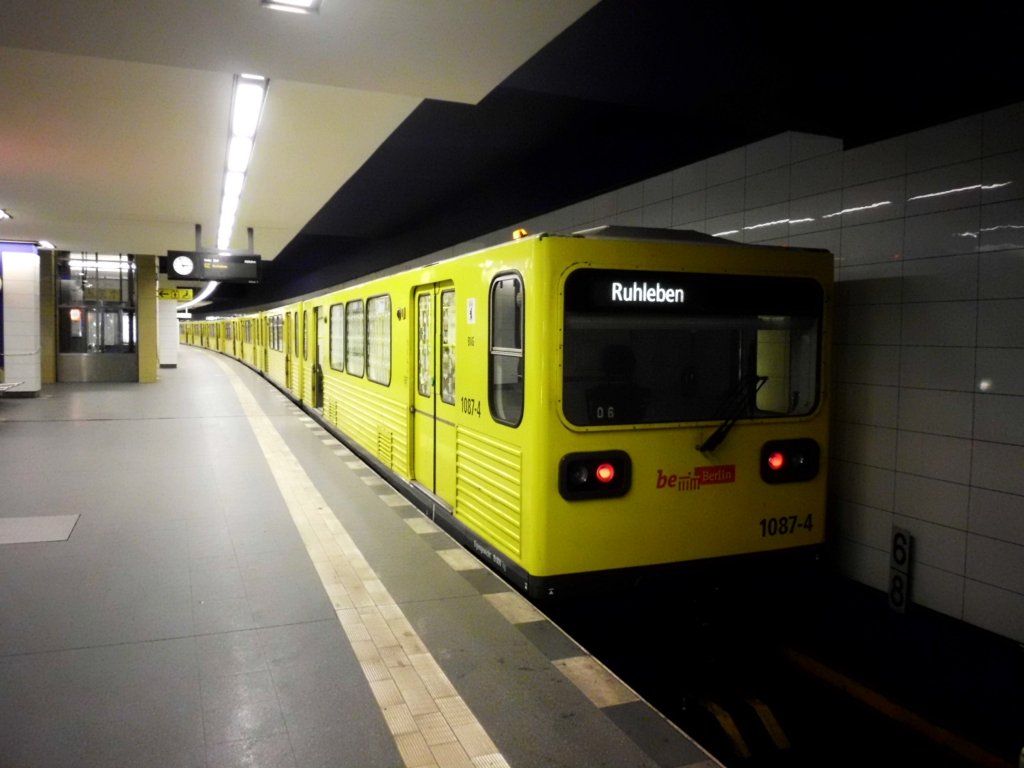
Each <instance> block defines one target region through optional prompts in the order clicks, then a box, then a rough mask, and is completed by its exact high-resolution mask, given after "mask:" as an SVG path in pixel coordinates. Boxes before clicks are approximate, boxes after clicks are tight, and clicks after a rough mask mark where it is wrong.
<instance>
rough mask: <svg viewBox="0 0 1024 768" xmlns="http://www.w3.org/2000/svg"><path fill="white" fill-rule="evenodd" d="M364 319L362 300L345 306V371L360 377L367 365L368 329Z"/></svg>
mask: <svg viewBox="0 0 1024 768" xmlns="http://www.w3.org/2000/svg"><path fill="white" fill-rule="evenodd" d="M363 319H364V315H363V300H362V299H357V300H355V301H350V302H348V303H347V304H346V305H345V370H347V371H348V372H349V373H351V374H352V375H353V376H360V377H361V376H362V375H363V369H364V367H365V363H366V327H365V326H364V325H363Z"/></svg>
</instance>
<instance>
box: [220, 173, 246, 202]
mask: <svg viewBox="0 0 1024 768" xmlns="http://www.w3.org/2000/svg"><path fill="white" fill-rule="evenodd" d="M244 181H245V174H244V173H240V172H238V171H228V172H227V173H225V174H224V197H226V198H227V197H234V198H239V197H241V196H242V182H244Z"/></svg>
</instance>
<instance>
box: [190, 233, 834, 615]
mask: <svg viewBox="0 0 1024 768" xmlns="http://www.w3.org/2000/svg"><path fill="white" fill-rule="evenodd" d="M832 310H833V261H832V256H831V254H829V253H828V252H826V251H821V250H813V249H794V248H782V247H771V246H755V245H744V244H738V243H734V242H731V241H728V240H723V239H720V238H714V237H711V236H708V235H703V234H700V233H695V232H682V231H675V230H640V229H638V228H615V227H605V228H599V229H596V230H591V231H587V232H582V233H578V234H576V235H571V236H554V235H540V236H535V237H529V238H523V239H521V240H516V241H511V242H509V243H507V244H504V245H500V246H496V247H493V248H488V249H485V250H481V251H478V252H475V253H471V254H467V255H463V256H457V257H454V258H450V259H446V260H443V261H438V262H436V263H433V264H430V265H427V266H416V267H412V268H407V269H399V270H395V271H394V272H392V273H390V274H386V275H383V276H379V277H373V278H368V279H366V280H365V281H361V282H355V283H352V284H347V285H344V286H340V287H338V288H336V289H332V290H330V291H328V292H325V293H322V294H319V295H316V296H314V297H312V298H304V299H302V300H298V301H295V302H293V303H288V304H284V305H282V306H279V307H275V308H270V309H263V310H259V311H254V312H252V313H250V314H246V315H243V316H239V317H232V318H221V319H207V320H195V321H188V322H183V323H182V324H181V336H182V341H183V342H184V343H188V344H194V345H199V346H204V347H207V348H210V349H214V350H217V351H220V352H223V353H225V354H227V355H230V356H232V357H235V358H237V359H239V360H241V361H243V362H245V363H246V364H248V365H250V366H252V367H253V368H255V369H257V370H259V371H261V372H262V373H263V374H264V375H265V376H266V377H267V378H268V379H270V380H271V381H272V382H273V383H275V384H276V385H278V386H279V387H281V388H283V389H284V390H285V391H287V392H288V393H290V395H291V396H292V397H293V398H294V399H295V400H297V401H300V402H301V403H302V404H303V405H304V406H305V407H307V408H308V409H309V410H310V411H312V412H313V413H315V414H317V415H318V416H319V417H320V419H321V420H322V421H323V422H324V423H325V424H326V425H328V426H329V427H330V428H331V429H332V430H333V431H334V432H335V433H336V434H337V435H338V436H339V437H340V438H341V439H343V440H344V441H345V442H346V443H347V444H349V445H350V446H351V447H352V448H354V449H355V450H357V451H358V452H359V453H360V455H362V456H363V457H364V458H366V459H367V460H368V461H370V462H371V463H372V465H373V466H374V467H375V468H376V469H377V470H378V471H380V472H381V473H382V474H384V475H385V476H386V477H387V478H388V479H389V480H390V481H391V482H392V483H393V484H395V485H396V486H397V487H398V488H399V489H400V490H401V491H402V492H403V493H405V494H406V495H407V496H409V497H410V498H412V499H414V500H415V501H417V502H418V503H419V505H420V506H421V508H422V509H423V510H424V512H425V513H426V514H428V515H429V516H430V517H431V518H432V519H434V520H435V521H436V522H437V523H438V524H439V525H441V526H442V527H443V528H445V529H446V530H448V531H450V532H451V533H453V534H454V535H455V536H456V537H457V538H458V539H460V540H461V541H462V542H463V543H465V544H466V545H467V546H468V547H470V548H471V549H472V550H473V551H474V552H476V553H477V554H478V556H480V557H481V559H483V560H484V561H485V562H486V563H488V564H489V565H490V566H491V567H492V568H494V569H495V570H496V571H498V572H499V573H501V574H502V575H503V576H504V577H505V578H506V579H507V580H508V581H509V582H510V583H512V584H513V585H515V586H516V587H517V588H518V589H520V590H522V591H523V592H525V593H526V594H528V595H529V596H531V597H535V598H538V597H550V596H559V595H564V594H571V593H573V592H574V591H575V590H576V589H577V588H584V589H585V588H587V586H588V582H593V581H594V580H597V581H601V580H606V579H609V578H613V579H620V578H625V579H631V578H633V577H635V576H637V575H639V574H642V573H646V572H647V571H646V570H645V569H652V568H654V569H657V568H662V567H665V566H672V565H677V564H681V563H693V562H707V561H713V560H716V559H720V558H736V557H739V556H748V555H756V554H759V553H775V552H780V551H783V550H786V551H801V552H806V551H810V550H808V548H812V549H813V548H815V547H818V546H820V545H821V544H822V543H823V542H824V536H825V509H826V475H827V472H826V469H827V461H828V434H829V423H828V422H829V419H828V410H829V398H830V386H829V376H828V372H829V366H830V348H831V316H832Z"/></svg>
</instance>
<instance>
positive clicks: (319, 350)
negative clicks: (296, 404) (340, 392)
mask: <svg viewBox="0 0 1024 768" xmlns="http://www.w3.org/2000/svg"><path fill="white" fill-rule="evenodd" d="M320 310H321V307H318V306H317V307H313V407H314V408H319V409H321V410H323V407H324V366H325V365H326V361H325V360H324V355H325V354H326V353H327V352H326V350H327V348H328V344H327V322H326V318H321V317H320Z"/></svg>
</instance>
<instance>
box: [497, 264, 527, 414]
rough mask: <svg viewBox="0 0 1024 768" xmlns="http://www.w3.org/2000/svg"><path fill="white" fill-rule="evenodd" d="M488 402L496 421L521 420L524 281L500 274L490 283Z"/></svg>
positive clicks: (514, 276) (516, 276)
mask: <svg viewBox="0 0 1024 768" xmlns="http://www.w3.org/2000/svg"><path fill="white" fill-rule="evenodd" d="M489 374H490V375H489V379H490V382H489V399H490V407H491V416H492V417H493V418H494V420H495V421H499V422H501V423H502V424H508V425H510V426H513V427H514V426H518V425H519V422H520V421H522V418H523V394H524V392H525V391H526V389H525V386H524V377H523V281H522V278H521V277H520V276H519V275H508V274H506V275H501V276H499V277H498V278H496V279H495V281H494V282H493V283H492V284H491V302H490V371H489Z"/></svg>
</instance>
